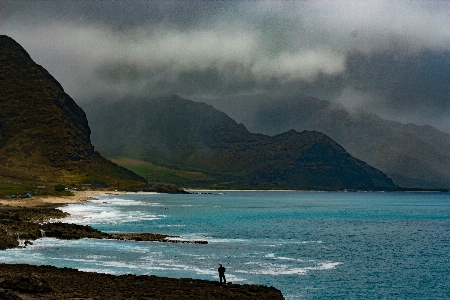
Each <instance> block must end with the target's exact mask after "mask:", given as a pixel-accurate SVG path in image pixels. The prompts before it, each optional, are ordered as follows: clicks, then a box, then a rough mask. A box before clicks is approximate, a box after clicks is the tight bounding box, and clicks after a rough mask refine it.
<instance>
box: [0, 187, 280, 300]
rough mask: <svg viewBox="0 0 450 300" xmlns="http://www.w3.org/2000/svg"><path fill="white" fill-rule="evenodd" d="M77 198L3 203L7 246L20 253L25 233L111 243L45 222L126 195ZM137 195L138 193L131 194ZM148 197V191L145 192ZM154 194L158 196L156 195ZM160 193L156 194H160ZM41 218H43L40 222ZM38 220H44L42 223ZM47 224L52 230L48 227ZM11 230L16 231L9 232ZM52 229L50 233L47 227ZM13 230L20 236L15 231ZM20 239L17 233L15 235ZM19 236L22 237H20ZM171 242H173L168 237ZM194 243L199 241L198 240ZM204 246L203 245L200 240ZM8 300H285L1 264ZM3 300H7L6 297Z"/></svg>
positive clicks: (246, 288) (242, 290) (259, 289)
mask: <svg viewBox="0 0 450 300" xmlns="http://www.w3.org/2000/svg"><path fill="white" fill-rule="evenodd" d="M74 194H75V195H74V196H64V197H36V196H35V197H31V198H24V199H21V198H19V199H1V200H0V215H1V217H0V231H2V233H3V234H2V235H3V238H4V239H5V241H2V242H4V243H2V246H5V245H6V248H5V247H4V248H3V249H7V248H15V247H17V245H16V244H15V243H16V242H17V239H16V238H17V237H15V236H14V235H12V234H11V232H17V230H21V232H20V237H21V239H24V240H25V239H26V240H27V241H25V245H26V244H27V242H28V243H32V242H30V240H31V241H32V240H34V239H38V238H40V236H39V233H38V232H39V231H40V229H43V230H44V232H45V233H46V235H47V236H49V235H51V234H55V235H54V237H57V238H59V239H66V240H72V239H78V238H80V236H81V237H91V238H100V239H103V238H105V237H106V238H108V237H111V236H112V235H110V234H107V233H103V232H101V231H98V230H95V229H93V228H91V227H90V226H83V225H75V224H68V223H60V222H59V223H58V222H57V223H45V220H48V218H49V216H52V215H54V216H55V217H57V218H61V217H63V215H61V214H64V213H62V212H61V211H60V210H58V209H57V207H58V206H61V205H67V204H71V203H80V202H84V201H87V200H89V199H95V198H94V197H96V196H100V195H102V194H112V195H122V194H127V193H126V192H116V191H98V190H97V191H76V192H75V193H74ZM130 194H136V193H130ZM146 194H148V192H147V193H146ZM152 194H153V193H152ZM156 194H157V193H156ZM39 218H41V219H39ZM36 220H41V221H44V223H43V224H39V223H40V222H41V221H39V223H37V222H36ZM46 224H48V225H46ZM10 226H12V227H10ZM46 226H48V228H47V227H46ZM12 228H16V229H14V230H15V231H12V230H11V229H12ZM16 234H17V233H16ZM17 236H18V235H17ZM114 238H115V239H122V240H140V241H158V242H161V241H163V242H174V243H185V241H177V240H174V241H171V240H169V239H167V237H166V236H163V235H158V234H123V235H121V234H118V235H117V236H115V237H114ZM169 238H170V237H169ZM193 242H195V241H193ZM199 243H202V242H201V241H200V242H199ZM2 297H7V298H5V299H44V300H46V299H63V298H64V299H67V298H68V297H69V298H71V299H72V298H74V299H75V298H82V299H85V298H86V299H105V300H106V299H199V300H203V299H267V300H268V299H274V300H278V299H280V300H281V299H284V297H283V295H282V293H281V291H280V290H278V289H276V288H274V287H269V286H263V285H249V284H242V285H241V284H233V283H231V282H230V283H228V284H227V285H226V286H221V285H219V283H218V281H208V280H200V279H191V278H167V277H158V276H154V275H141V276H136V275H130V274H128V275H109V274H103V273H96V272H82V271H78V270H76V269H71V268H57V267H53V266H36V265H30V264H4V263H0V298H2ZM2 299H3V298H2Z"/></svg>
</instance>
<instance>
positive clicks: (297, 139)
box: [85, 96, 395, 189]
mask: <svg viewBox="0 0 450 300" xmlns="http://www.w3.org/2000/svg"><path fill="white" fill-rule="evenodd" d="M85 110H86V112H87V115H88V117H89V120H90V124H91V128H92V132H93V133H92V139H93V141H94V143H95V145H96V146H97V147H98V149H101V150H100V151H102V153H103V154H105V155H107V156H110V157H130V158H134V159H141V160H146V161H149V162H153V163H160V164H161V163H171V164H178V165H182V166H185V167H191V168H197V169H202V170H209V171H213V172H225V173H230V174H233V177H232V178H231V179H230V181H229V182H228V183H226V185H227V186H229V187H247V188H255V187H257V188H291V189H346V188H347V189H392V188H394V187H395V186H394V185H393V183H392V181H391V180H390V179H389V178H388V177H387V176H386V175H385V174H383V173H382V172H380V171H378V170H376V169H374V168H372V167H370V166H369V165H367V164H366V163H364V162H362V161H360V160H358V159H355V158H354V157H352V156H351V155H349V154H348V153H347V152H346V151H345V150H344V149H343V148H342V147H340V146H339V145H338V144H336V143H335V142H334V141H333V140H331V139H330V138H329V137H327V136H326V135H324V134H322V133H319V132H301V133H299V132H296V131H293V130H292V131H289V132H286V133H284V134H281V135H278V136H275V137H270V136H267V135H261V134H252V133H250V132H249V131H248V130H247V129H246V128H245V127H244V126H243V125H242V124H237V123H236V122H235V121H233V120H232V119H231V118H229V117H228V116H227V115H226V114H224V113H222V112H220V111H217V110H216V109H214V108H213V107H212V106H209V105H206V104H204V103H198V102H193V101H189V100H185V99H182V98H179V97H177V96H173V97H161V98H158V99H148V100H135V99H132V100H130V101H125V100H124V101H118V102H112V103H111V102H106V101H103V102H100V101H99V102H97V103H90V104H86V106H85ZM217 183H221V184H224V182H217Z"/></svg>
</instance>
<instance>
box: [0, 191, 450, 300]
mask: <svg viewBox="0 0 450 300" xmlns="http://www.w3.org/2000/svg"><path fill="white" fill-rule="evenodd" d="M61 209H62V210H63V211H66V212H69V213H70V214H71V216H70V217H68V218H66V219H64V220H62V221H64V222H71V223H77V224H89V225H91V226H93V227H94V228H96V229H99V230H102V231H105V232H110V233H118V232H120V233H126V232H152V233H161V234H167V235H171V236H180V239H185V240H206V241H208V244H206V245H204V244H187V243H160V242H135V241H117V240H95V239H82V240H76V241H65V240H58V239H55V238H42V239H39V240H36V241H34V242H33V245H31V246H28V247H26V248H23V249H9V250H5V251H0V262H3V263H28V264H36V265H53V266H57V267H70V268H76V269H79V270H83V271H94V272H102V273H110V274H128V273H131V274H137V275H140V274H146V275H156V276H164V277H174V278H196V279H206V280H216V281H218V279H219V278H218V273H217V268H218V265H219V263H222V264H223V265H224V266H225V267H226V273H225V274H226V277H227V281H229V282H233V283H239V284H261V285H270V286H274V287H276V288H278V289H279V290H281V292H282V293H283V295H284V297H285V298H286V299H450V262H449V259H450V193H401V192H398V193H382V192H222V193H219V192H209V193H206V192H205V193H196V194H190V195H169V194H124V195H106V194H105V195H101V196H99V197H98V200H92V201H88V202H84V203H81V204H70V205H68V206H65V207H62V208H61Z"/></svg>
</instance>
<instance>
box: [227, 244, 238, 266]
mask: <svg viewBox="0 0 450 300" xmlns="http://www.w3.org/2000/svg"><path fill="white" fill-rule="evenodd" d="M237 251H238V248H237V247H236V249H235V250H234V252H233V254H231V255H230V256H229V257H228V262H227V267H228V265H229V264H230V262H231V259H232V258H233V257H234V255H235V254H236V252H237Z"/></svg>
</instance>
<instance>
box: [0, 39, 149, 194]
mask: <svg viewBox="0 0 450 300" xmlns="http://www.w3.org/2000/svg"><path fill="white" fill-rule="evenodd" d="M90 133H91V131H90V128H89V126H88V122H87V119H86V115H85V113H84V111H83V110H82V109H81V108H80V107H79V106H78V105H77V104H76V103H75V102H74V101H73V100H72V98H70V96H69V95H67V94H66V93H65V92H64V90H63V88H62V87H61V85H60V84H59V83H58V82H57V81H56V79H55V78H53V76H51V75H50V74H49V73H48V72H47V71H46V70H45V69H44V68H43V67H41V66H39V65H37V64H36V63H35V62H34V61H33V60H32V59H31V58H30V56H29V55H28V53H27V52H26V51H25V50H24V49H23V48H22V47H21V46H20V45H19V44H18V43H16V42H15V41H14V40H13V39H11V38H9V37H7V36H0V182H2V183H4V184H7V185H10V186H12V187H19V188H20V187H21V186H22V185H25V186H24V188H25V187H26V186H27V185H28V184H32V185H34V186H36V184H34V183H38V184H40V185H49V184H50V185H51V184H56V183H64V184H69V185H76V184H81V183H83V182H84V183H86V182H103V183H106V184H103V185H113V184H114V185H115V183H116V182H117V180H118V179H120V180H122V183H123V184H124V185H141V184H144V181H145V180H144V179H143V178H141V177H139V176H138V175H136V174H134V173H132V172H130V171H128V170H126V169H124V168H121V167H119V166H117V165H116V164H113V163H111V162H110V161H108V160H106V159H104V158H103V157H101V156H100V155H99V154H98V153H97V152H95V151H94V147H93V146H92V144H91V142H90Z"/></svg>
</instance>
